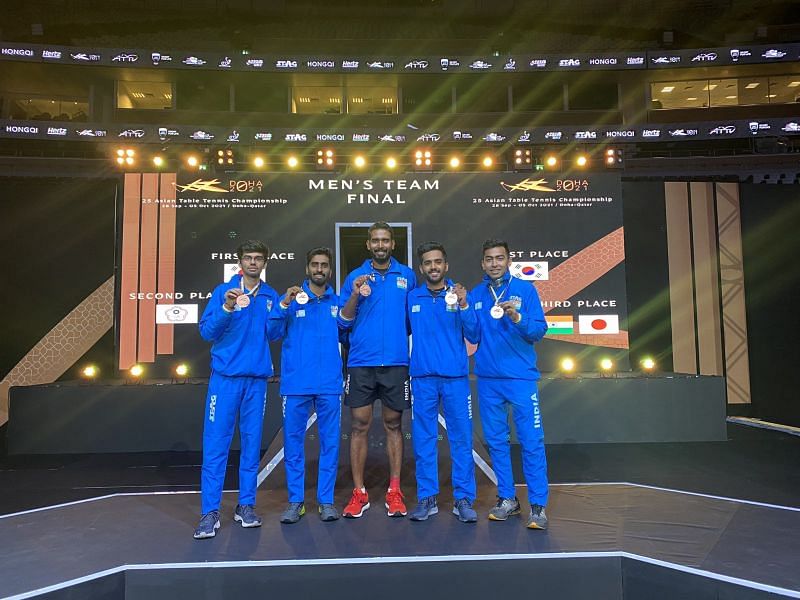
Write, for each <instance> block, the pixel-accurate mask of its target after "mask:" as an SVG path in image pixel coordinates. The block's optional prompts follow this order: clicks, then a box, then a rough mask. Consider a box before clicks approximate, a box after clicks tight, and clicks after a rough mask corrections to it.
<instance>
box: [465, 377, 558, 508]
mask: <svg viewBox="0 0 800 600" xmlns="http://www.w3.org/2000/svg"><path fill="white" fill-rule="evenodd" d="M478 398H479V400H480V413H481V424H482V425H483V436H484V439H485V440H486V444H487V445H488V446H489V455H490V456H491V457H492V468H494V472H495V475H497V493H498V495H499V496H500V497H501V498H514V497H515V496H516V493H515V491H514V475H513V473H512V472H511V446H510V443H509V436H510V433H511V432H510V427H509V425H508V410H509V408H512V410H513V418H514V427H515V428H516V431H517V438H518V439H519V443H520V446H521V447H522V472H523V474H524V475H525V483H527V484H528V499H529V500H530V503H531V504H540V505H541V506H545V505H546V504H547V493H548V489H547V459H546V458H545V453H544V430H543V429H542V417H541V414H540V412H539V392H538V388H537V385H536V382H535V381H531V380H528V379H500V378H491V377H478Z"/></svg>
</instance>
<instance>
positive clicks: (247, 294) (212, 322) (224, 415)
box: [194, 240, 278, 540]
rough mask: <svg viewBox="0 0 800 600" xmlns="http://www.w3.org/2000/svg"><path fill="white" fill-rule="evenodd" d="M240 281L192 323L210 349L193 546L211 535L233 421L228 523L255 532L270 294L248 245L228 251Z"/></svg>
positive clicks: (262, 260)
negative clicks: (234, 471)
mask: <svg viewBox="0 0 800 600" xmlns="http://www.w3.org/2000/svg"><path fill="white" fill-rule="evenodd" d="M236 255H237V256H238V257H239V267H240V268H241V271H242V274H241V275H236V276H235V277H233V278H232V279H231V280H230V281H229V282H227V283H221V284H220V285H218V286H217V287H216V288H215V289H214V292H213V293H212V294H211V299H210V300H209V301H208V304H207V305H206V309H205V311H203V316H202V318H201V319H200V335H201V336H202V337H203V339H205V340H207V341H209V342H211V344H212V345H211V377H210V378H209V380H208V395H207V396H206V408H205V418H204V420H203V468H202V475H201V484H200V487H201V503H202V509H201V512H202V518H201V519H200V524H199V525H198V526H197V529H195V532H194V537H195V539H198V540H199V539H204V538H211V537H214V536H215V535H216V532H217V529H219V505H220V501H221V498H222V485H223V483H224V481H225V467H226V464H227V461H228V451H229V449H230V446H231V438H232V437H233V430H234V427H235V426H236V419H237V416H238V419H239V435H240V439H241V454H240V457H239V504H238V505H237V506H236V510H235V511H234V516H233V518H234V520H235V521H237V522H239V523H241V524H242V527H260V526H261V517H259V516H258V515H257V514H255V503H256V478H257V475H258V460H259V455H260V451H261V430H262V427H263V423H264V410H265V408H266V404H267V378H268V377H271V376H272V373H273V372H272V357H271V356H270V353H269V342H270V341H274V340H276V339H277V336H276V335H275V333H274V332H271V331H270V330H269V323H268V319H267V315H269V312H270V311H271V310H272V307H273V305H274V304H276V303H277V302H278V294H277V293H276V292H275V290H273V289H272V288H271V287H270V286H268V285H267V284H266V283H264V282H262V281H261V273H262V271H264V269H265V268H266V265H267V256H269V252H268V250H267V247H266V246H265V245H264V244H263V243H262V242H259V241H256V240H250V241H247V242H245V243H244V244H242V245H241V246H239V248H238V249H237V250H236Z"/></svg>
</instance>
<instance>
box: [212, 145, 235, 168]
mask: <svg viewBox="0 0 800 600" xmlns="http://www.w3.org/2000/svg"><path fill="white" fill-rule="evenodd" d="M234 162H236V161H235V157H234V155H233V150H231V149H230V148H226V149H225V150H217V166H219V167H231V166H233V164H234Z"/></svg>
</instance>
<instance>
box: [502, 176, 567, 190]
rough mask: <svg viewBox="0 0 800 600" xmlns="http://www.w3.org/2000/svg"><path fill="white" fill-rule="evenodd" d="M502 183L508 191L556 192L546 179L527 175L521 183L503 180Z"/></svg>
mask: <svg viewBox="0 0 800 600" xmlns="http://www.w3.org/2000/svg"><path fill="white" fill-rule="evenodd" d="M500 185H501V186H502V187H503V189H504V190H506V191H507V192H555V190H554V189H553V188H551V187H548V185H547V180H546V179H531V178H530V177H526V178H525V179H523V180H522V181H520V182H519V183H506V182H505V181H501V182H500Z"/></svg>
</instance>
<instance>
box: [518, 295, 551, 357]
mask: <svg viewBox="0 0 800 600" xmlns="http://www.w3.org/2000/svg"><path fill="white" fill-rule="evenodd" d="M530 287H531V289H530V292H528V294H526V300H527V302H525V306H526V307H527V308H526V309H525V311H524V312H520V314H521V315H522V318H521V319H520V320H519V323H516V324H515V325H514V329H515V330H516V331H517V333H519V334H520V335H521V336H522V338H523V339H524V340H525V341H526V342H528V343H530V344H533V343H535V342H538V341H539V340H541V339H542V338H543V337H544V334H545V333H547V321H546V320H545V318H544V311H543V310H542V303H541V301H540V300H539V293H538V292H537V291H536V288H535V287H534V286H533V284H531V286H530Z"/></svg>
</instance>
